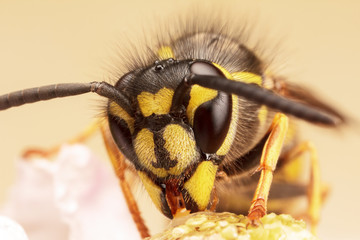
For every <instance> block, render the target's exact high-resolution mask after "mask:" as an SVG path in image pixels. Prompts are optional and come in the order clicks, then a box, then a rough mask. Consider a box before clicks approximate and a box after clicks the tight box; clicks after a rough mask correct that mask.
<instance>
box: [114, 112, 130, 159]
mask: <svg viewBox="0 0 360 240" xmlns="http://www.w3.org/2000/svg"><path fill="white" fill-rule="evenodd" d="M109 127H110V131H111V135H112V137H113V139H114V141H115V143H116V145H117V146H118V147H119V149H120V151H121V152H122V153H123V154H124V155H125V156H126V158H128V159H132V157H133V156H134V150H133V149H134V148H133V143H132V136H131V133H130V130H129V128H128V126H127V124H126V122H125V121H124V120H123V119H121V118H119V117H116V116H112V115H109Z"/></svg>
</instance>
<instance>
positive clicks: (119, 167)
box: [101, 124, 150, 238]
mask: <svg viewBox="0 0 360 240" xmlns="http://www.w3.org/2000/svg"><path fill="white" fill-rule="evenodd" d="M101 133H102V136H103V139H104V143H105V147H106V150H107V153H108V155H109V157H110V160H111V163H112V165H113V167H114V170H115V174H116V176H117V177H118V178H119V180H120V181H119V182H120V187H121V190H122V192H123V194H124V197H125V200H126V203H127V206H128V208H129V211H130V213H131V215H132V218H133V220H134V222H135V224H136V227H137V229H138V231H139V233H140V235H141V237H142V238H146V237H149V236H150V234H149V230H148V228H147V227H146V225H145V222H144V219H143V218H142V217H141V213H140V210H139V208H138V205H137V203H136V201H135V198H134V196H133V194H132V192H131V190H130V186H129V184H128V182H127V181H126V178H125V170H126V167H127V166H126V163H125V158H124V156H123V155H122V154H121V152H120V151H119V150H118V148H117V146H116V145H115V143H114V141H113V139H112V137H111V135H110V131H109V129H108V128H107V126H105V124H102V125H101Z"/></svg>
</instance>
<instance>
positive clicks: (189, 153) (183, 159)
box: [163, 124, 198, 175]
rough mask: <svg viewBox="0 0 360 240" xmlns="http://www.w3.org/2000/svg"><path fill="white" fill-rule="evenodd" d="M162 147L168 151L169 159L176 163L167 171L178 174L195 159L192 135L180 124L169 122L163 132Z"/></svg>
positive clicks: (194, 145)
mask: <svg viewBox="0 0 360 240" xmlns="http://www.w3.org/2000/svg"><path fill="white" fill-rule="evenodd" d="M163 139H164V140H165V144H164V148H165V149H166V150H167V151H168V152H169V154H170V159H171V160H177V164H176V165H175V166H174V167H172V168H170V169H169V171H168V172H169V173H170V174H173V175H180V174H182V173H183V172H184V170H185V169H186V168H187V167H188V166H189V165H190V163H192V162H193V161H195V160H196V159H197V154H198V153H197V151H196V143H195V140H194V139H193V137H192V136H190V135H189V133H188V132H187V131H186V130H185V129H184V128H183V127H181V126H180V125H178V124H169V125H167V126H166V128H165V130H164V132H163Z"/></svg>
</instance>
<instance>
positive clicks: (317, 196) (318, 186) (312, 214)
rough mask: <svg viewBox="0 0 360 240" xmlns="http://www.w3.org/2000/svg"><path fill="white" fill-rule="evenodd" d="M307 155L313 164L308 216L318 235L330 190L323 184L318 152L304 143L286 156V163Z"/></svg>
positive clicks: (310, 144)
mask: <svg viewBox="0 0 360 240" xmlns="http://www.w3.org/2000/svg"><path fill="white" fill-rule="evenodd" d="M305 153H309V155H310V164H311V169H310V182H309V187H308V202H309V203H308V204H309V205H308V211H307V216H308V218H309V220H310V223H311V232H312V233H313V234H314V235H316V230H317V224H318V222H319V218H320V208H321V205H322V203H323V202H324V199H325V198H326V195H327V193H328V191H329V190H328V188H327V187H326V186H325V185H323V184H322V183H321V178H320V168H319V161H318V156H317V151H316V149H315V147H314V146H313V144H312V143H311V142H302V143H300V144H299V145H297V146H295V147H294V148H293V149H291V150H290V151H289V152H288V153H287V154H286V155H285V161H287V162H290V161H291V160H292V159H297V158H298V157H299V156H300V155H303V154H305Z"/></svg>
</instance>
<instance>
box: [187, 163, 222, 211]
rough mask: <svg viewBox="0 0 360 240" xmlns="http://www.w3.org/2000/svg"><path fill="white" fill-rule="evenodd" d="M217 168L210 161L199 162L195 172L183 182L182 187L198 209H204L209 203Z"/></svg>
mask: <svg viewBox="0 0 360 240" xmlns="http://www.w3.org/2000/svg"><path fill="white" fill-rule="evenodd" d="M217 168H218V167H217V166H216V165H214V164H213V163H212V162H210V161H204V162H201V163H200V164H199V166H198V167H197V168H196V171H195V173H194V174H193V175H192V176H191V178H190V179H189V180H188V181H187V182H186V183H185V184H184V188H185V189H186V191H187V192H188V193H189V194H190V196H191V198H192V199H193V200H194V201H195V203H196V204H197V205H198V208H199V210H200V211H203V210H205V209H206V207H207V206H208V205H209V202H210V196H211V192H212V189H213V186H214V180H215V176H216V172H217Z"/></svg>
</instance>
